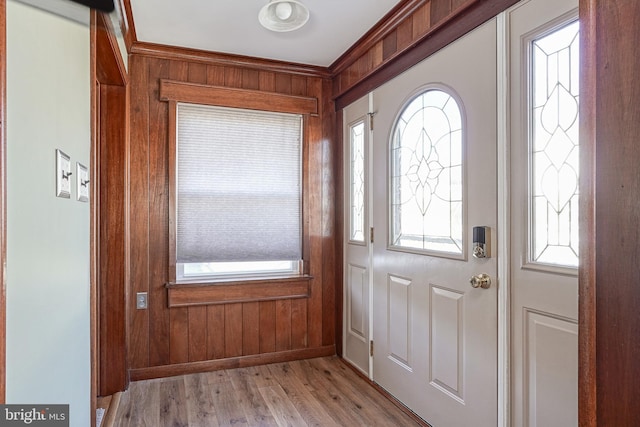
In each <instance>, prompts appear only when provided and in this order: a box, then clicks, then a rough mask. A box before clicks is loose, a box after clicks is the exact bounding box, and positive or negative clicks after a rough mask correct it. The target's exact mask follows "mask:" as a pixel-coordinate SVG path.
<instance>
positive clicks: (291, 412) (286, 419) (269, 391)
mask: <svg viewBox="0 0 640 427" xmlns="http://www.w3.org/2000/svg"><path fill="white" fill-rule="evenodd" d="M260 394H262V397H264V400H265V401H266V402H267V405H268V406H269V409H270V410H271V412H272V413H273V416H274V417H275V419H276V420H278V424H277V425H279V426H281V427H283V426H301V427H302V426H306V425H307V423H305V422H304V419H303V418H302V415H300V413H299V412H298V410H297V409H296V407H295V406H294V405H293V403H292V402H291V401H290V400H289V398H288V397H287V394H286V393H285V392H284V390H283V389H282V387H280V386H279V385H277V386H273V387H262V388H261V389H260Z"/></svg>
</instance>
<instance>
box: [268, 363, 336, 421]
mask: <svg viewBox="0 0 640 427" xmlns="http://www.w3.org/2000/svg"><path fill="white" fill-rule="evenodd" d="M295 363H296V362H293V363H291V364H290V363H277V364H274V365H269V370H270V371H271V370H273V371H275V374H274V377H277V378H278V382H279V383H280V386H281V387H282V389H283V390H284V392H285V393H286V394H287V397H288V398H289V400H291V402H292V403H293V405H294V406H295V407H296V409H297V410H298V412H299V413H300V415H301V416H302V418H303V419H304V421H305V423H306V424H307V425H308V426H318V427H332V426H335V427H339V426H340V424H338V423H337V422H336V421H335V420H334V419H333V418H331V415H330V414H329V412H328V411H327V410H326V409H325V408H324V407H323V405H321V404H320V402H318V401H317V400H316V399H315V397H314V396H313V395H312V394H311V391H310V390H309V389H308V388H307V387H305V383H304V381H303V379H301V378H300V377H299V376H298V375H297V374H296V372H295V371H294V370H293V368H292V367H291V365H292V364H295Z"/></svg>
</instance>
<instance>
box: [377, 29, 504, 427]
mask: <svg viewBox="0 0 640 427" xmlns="http://www.w3.org/2000/svg"><path fill="white" fill-rule="evenodd" d="M373 111H375V113H376V114H375V117H374V129H373V168H372V174H371V175H372V177H371V181H372V185H373V191H372V194H373V196H372V197H373V204H372V206H373V213H374V214H373V226H374V230H375V238H374V243H373V339H374V358H373V367H374V369H373V379H374V381H375V382H377V383H378V384H379V385H381V386H382V387H383V388H385V389H386V390H387V391H389V392H390V393H391V394H393V395H394V396H395V397H396V398H398V399H399V400H400V401H401V402H403V403H404V404H405V405H407V406H408V407H409V408H411V409H412V410H413V411H414V412H416V413H417V414H418V415H420V416H421V417H422V418H424V419H425V420H426V421H427V422H429V423H430V424H431V425H432V426H434V427H455V426H460V427H466V426H471V425H474V426H486V427H493V426H495V425H496V423H497V306H496V305H497V302H496V289H497V286H496V283H495V279H496V269H497V262H496V255H497V254H496V253H495V252H493V253H490V254H489V257H488V258H481V259H477V258H475V257H473V256H472V236H473V232H472V230H473V227H474V226H486V227H489V228H490V230H493V231H494V233H487V237H488V238H489V239H491V238H492V237H493V240H494V242H495V230H496V216H497V215H496V204H497V202H496V191H497V190H496V188H497V182H496V20H495V19H493V20H491V21H489V22H487V23H486V24H484V25H482V26H481V27H479V28H477V29H475V30H474V31H472V32H471V33H469V34H467V35H466V36H464V37H463V38H461V39H459V40H457V41H456V42H454V43H452V44H451V45H449V46H447V47H446V48H445V49H443V50H441V51H439V52H438V53H436V54H434V55H433V56H431V57H429V58H428V59H426V60H425V61H423V62H422V63H420V64H418V65H416V66H415V67H413V68H411V69H410V70H408V71H406V72H405V73H403V74H402V75H400V76H398V77H396V78H395V79H393V80H391V81H390V82H388V83H387V84H385V85H384V86H382V87H380V88H379V89H377V90H376V91H375V93H374V108H373ZM494 242H490V243H494ZM489 246H493V247H494V249H495V244H490V245H489ZM481 273H484V274H486V275H488V276H489V277H490V278H491V279H492V280H493V281H494V282H493V283H492V284H491V286H490V287H489V288H488V289H483V288H481V287H479V288H473V287H472V286H471V284H470V278H471V277H472V276H476V275H480V274H481Z"/></svg>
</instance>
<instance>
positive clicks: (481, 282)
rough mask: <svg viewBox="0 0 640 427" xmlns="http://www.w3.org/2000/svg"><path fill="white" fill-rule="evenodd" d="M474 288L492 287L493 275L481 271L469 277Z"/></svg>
mask: <svg viewBox="0 0 640 427" xmlns="http://www.w3.org/2000/svg"><path fill="white" fill-rule="evenodd" d="M469 283H471V286H472V287H473V288H482V289H489V287H491V277H489V275H488V274H485V273H480V274H476V275H475V276H473V277H472V278H471V279H469Z"/></svg>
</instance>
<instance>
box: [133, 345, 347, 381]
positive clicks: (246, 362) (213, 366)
mask: <svg viewBox="0 0 640 427" xmlns="http://www.w3.org/2000/svg"><path fill="white" fill-rule="evenodd" d="M335 352H336V348H335V346H333V345H328V346H324V347H317V348H307V349H302V350H289V351H279V352H273V353H263V354H256V355H251V356H240V357H229V358H225V359H218V360H207V361H202V362H191V363H177V364H173V365H165V366H154V367H150V368H139V369H131V370H130V371H129V373H130V378H131V381H141V380H150V379H154V378H164V377H173V376H176V375H186V374H195V373H199V372H209V371H219V370H222V369H233V368H245V367H248V366H257V365H266V364H269V363H280V362H290V361H292V360H300V359H312V358H314V357H325V356H333V355H334V354H335Z"/></svg>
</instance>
